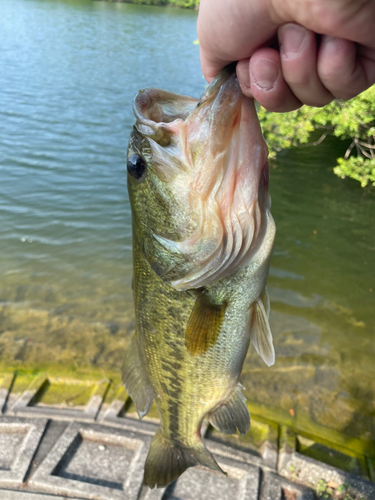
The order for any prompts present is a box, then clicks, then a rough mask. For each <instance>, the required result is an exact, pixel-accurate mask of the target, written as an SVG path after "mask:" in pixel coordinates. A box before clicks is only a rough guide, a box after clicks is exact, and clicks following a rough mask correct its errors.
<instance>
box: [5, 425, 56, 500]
mask: <svg viewBox="0 0 375 500" xmlns="http://www.w3.org/2000/svg"><path fill="white" fill-rule="evenodd" d="M46 425H47V420H44V419H43V420H39V419H38V420H32V419H20V418H16V417H0V487H1V486H3V487H6V486H8V487H9V486H18V485H20V484H22V482H23V481H24V478H25V475H26V473H27V470H28V469H29V467H30V464H31V461H32V458H33V456H34V453H35V451H36V449H37V447H38V444H39V441H40V439H41V437H42V434H43V432H44V429H45V427H46ZM0 498H1V496H0Z"/></svg>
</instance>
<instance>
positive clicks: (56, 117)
mask: <svg viewBox="0 0 375 500" xmlns="http://www.w3.org/2000/svg"><path fill="white" fill-rule="evenodd" d="M0 8H1V16H0V47H1V51H0V67H1V68H2V70H1V72H0V186H1V187H0V192H1V197H0V221H1V224H0V273H1V283H0V301H1V302H0V363H1V365H2V366H28V367H30V366H34V367H35V366H38V367H46V366H51V365H54V366H55V367H56V366H58V367H60V368H64V369H65V368H68V369H69V368H71V367H81V366H90V367H91V368H92V369H97V370H100V371H102V372H103V373H109V372H111V373H113V371H114V370H118V369H119V367H120V365H121V361H122V357H123V354H124V349H125V347H126V346H127V344H128V342H129V338H130V335H131V334H132V331H133V328H134V322H133V320H134V314H133V309H132V300H131V290H130V281H131V231H130V209H129V203H128V197H127V192H126V175H125V155H126V147H127V138H128V135H129V131H130V128H131V126H132V123H133V116H132V111H131V101H132V98H133V96H134V95H135V93H136V91H137V90H138V89H139V88H140V87H148V86H156V87H161V88H165V89H168V90H172V91H175V92H179V93H184V94H189V95H194V96H199V95H200V93H201V92H202V90H203V88H204V85H205V82H204V80H203V78H202V76H201V73H200V67H199V49H198V47H197V46H196V45H194V44H193V40H194V39H195V38H196V30H195V23H196V12H190V11H182V10H178V9H167V8H146V7H136V6H132V5H128V4H117V3H104V2H103V3H102V2H93V1H91V0H71V1H68V0H66V1H60V0H28V1H25V0H0ZM342 147H344V146H342ZM340 148H341V144H340V143H336V142H332V141H327V142H326V143H324V144H323V145H322V146H320V147H319V149H318V148H303V149H301V150H300V151H294V152H289V153H287V154H285V155H283V156H282V157H281V158H280V159H279V160H278V162H277V163H276V164H275V165H274V166H273V167H274V168H273V169H272V185H271V189H272V197H273V213H274V217H275V219H276V222H277V227H278V234H277V240H276V247H275V252H274V256H273V260H272V268H271V275H270V279H269V289H270V295H271V300H272V309H273V312H272V328H273V332H274V337H275V346H276V354H277V362H276V364H275V366H274V367H272V368H271V369H268V368H267V367H265V366H264V365H263V364H262V362H261V361H260V360H259V359H258V357H257V356H256V355H254V354H253V353H250V355H249V357H248V359H247V361H246V365H245V369H244V374H243V383H244V385H245V386H246V390H247V395H248V397H249V398H250V399H251V400H252V401H253V402H254V404H258V405H265V407H267V408H271V409H274V410H275V411H280V412H281V413H282V414H283V415H288V416H290V418H293V419H297V421H298V418H301V419H302V420H303V419H304V418H305V417H306V416H308V418H309V419H310V421H311V422H313V423H314V424H317V425H320V426H324V427H325V428H328V429H332V432H334V431H342V432H344V433H345V434H346V435H347V436H352V437H354V438H360V439H361V440H362V442H363V443H364V446H365V448H366V449H367V448H368V449H370V448H371V447H372V446H373V444H372V443H371V442H372V441H374V440H375V423H374V422H375V418H374V417H375V401H374V396H375V342H374V341H375V331H374V330H375V259H374V256H375V219H374V214H375V195H374V193H371V192H364V191H363V190H361V188H360V187H359V185H358V184H356V183H354V182H351V181H348V182H346V181H342V180H340V179H338V178H336V177H335V176H334V175H333V174H332V167H333V166H334V164H335V158H336V157H337V156H339V153H340V154H341V152H340ZM302 420H301V421H302ZM371 449H373V448H371ZM374 454H375V451H374Z"/></svg>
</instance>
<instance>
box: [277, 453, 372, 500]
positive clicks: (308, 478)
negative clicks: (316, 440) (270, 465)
mask: <svg viewBox="0 0 375 500" xmlns="http://www.w3.org/2000/svg"><path fill="white" fill-rule="evenodd" d="M279 473H280V474H281V475H282V476H284V477H288V478H291V477H292V476H295V477H296V479H297V480H298V481H299V482H301V483H308V484H311V485H315V484H317V483H318V481H319V480H324V481H325V482H327V483H328V482H329V481H333V482H335V483H337V484H338V485H339V486H341V485H343V484H348V485H349V493H352V494H353V495H360V497H361V498H362V499H363V500H375V484H374V483H371V482H370V481H366V480H365V479H360V478H357V477H356V476H353V475H351V474H348V473H346V472H344V471H342V470H340V469H336V468H335V467H332V466H330V465H327V464H324V463H322V462H318V461H317V460H314V459H313V458H310V457H306V456H304V455H301V454H300V453H298V452H294V453H293V454H292V455H291V456H290V459H289V461H288V462H287V463H284V467H283V469H281V470H279Z"/></svg>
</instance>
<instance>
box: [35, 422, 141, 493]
mask: <svg viewBox="0 0 375 500" xmlns="http://www.w3.org/2000/svg"><path fill="white" fill-rule="evenodd" d="M149 445H150V437H149V436H146V435H144V434H141V433H134V432H132V431H128V430H126V429H117V428H108V427H105V426H102V425H96V424H92V425H89V424H85V423H78V422H75V423H73V424H71V425H70V426H69V427H68V428H67V429H66V431H65V432H64V434H63V435H62V436H61V438H60V439H59V440H58V441H57V443H56V445H55V446H54V447H53V449H52V450H51V452H50V453H49V454H48V455H47V457H46V458H45V460H44V461H43V462H42V464H41V465H40V467H39V468H38V469H37V471H36V472H35V474H34V476H33V477H32V479H31V480H30V486H31V487H32V488H34V489H38V490H42V491H46V492H49V493H52V492H54V493H57V494H60V495H61V494H67V495H70V496H74V495H75V496H79V497H83V498H92V499H98V500H119V499H121V500H123V499H124V498H126V499H127V500H128V499H129V500H132V499H134V500H136V499H137V497H138V494H139V492H140V489H141V487H142V481H143V466H144V462H145V460H146V455H147V451H148V448H149ZM124 492H126V495H124Z"/></svg>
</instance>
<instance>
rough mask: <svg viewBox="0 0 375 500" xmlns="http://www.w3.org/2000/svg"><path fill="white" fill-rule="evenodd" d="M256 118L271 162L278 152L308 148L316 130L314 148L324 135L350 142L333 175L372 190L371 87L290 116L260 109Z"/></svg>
mask: <svg viewBox="0 0 375 500" xmlns="http://www.w3.org/2000/svg"><path fill="white" fill-rule="evenodd" d="M258 115H259V119H260V123H261V126H262V129H263V133H264V135H265V138H266V140H267V144H268V147H269V149H270V157H271V158H272V157H275V156H276V155H277V152H278V151H281V150H284V149H287V148H290V147H292V146H299V145H301V144H308V143H309V141H310V137H311V133H312V132H314V131H315V130H319V129H320V130H321V131H322V135H321V137H320V139H319V140H318V141H316V142H315V143H313V144H314V145H318V144H320V143H321V142H322V141H323V140H324V139H325V137H327V135H328V134H333V135H335V136H336V137H340V138H341V139H350V140H351V144H350V146H349V148H348V149H347V150H346V152H345V154H344V155H343V156H342V157H341V158H338V159H337V166H336V167H335V168H334V173H335V174H336V175H338V176H339V177H342V178H345V177H351V178H353V179H355V180H357V181H359V182H360V183H361V186H362V187H365V186H367V185H368V184H372V185H373V186H375V86H373V87H371V88H370V89H368V90H366V91H365V92H363V93H362V94H360V95H359V96H357V97H355V98H353V99H351V100H350V101H339V100H337V101H333V102H332V103H330V104H328V105H327V106H324V107H323V108H312V107H309V106H303V107H302V108H300V109H298V110H296V111H292V112H291V113H270V112H268V111H266V110H265V109H264V108H262V107H261V108H260V109H259V112H258Z"/></svg>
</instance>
